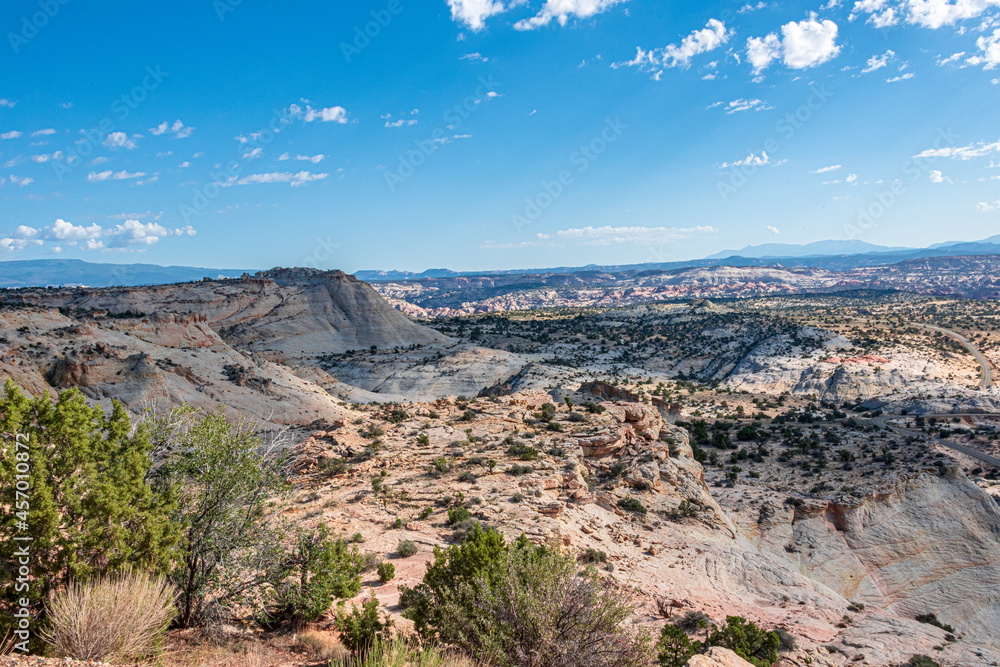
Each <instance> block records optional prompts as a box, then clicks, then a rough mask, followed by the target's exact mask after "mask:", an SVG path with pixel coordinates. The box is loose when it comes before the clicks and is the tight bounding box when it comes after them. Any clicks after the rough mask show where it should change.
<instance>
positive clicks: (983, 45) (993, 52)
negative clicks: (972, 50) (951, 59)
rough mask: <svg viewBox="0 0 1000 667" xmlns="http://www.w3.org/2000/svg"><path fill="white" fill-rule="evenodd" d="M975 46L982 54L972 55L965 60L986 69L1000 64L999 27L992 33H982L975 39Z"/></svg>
mask: <svg viewBox="0 0 1000 667" xmlns="http://www.w3.org/2000/svg"><path fill="white" fill-rule="evenodd" d="M976 46H977V47H978V48H979V50H980V51H982V55H976V56H972V57H971V58H969V59H968V60H967V61H966V62H968V63H969V64H970V65H982V66H983V69H987V70H988V69H995V68H996V66H997V65H1000V28H997V29H996V30H994V31H993V34H992V35H989V36H986V35H983V36H982V37H980V38H979V39H977V40H976Z"/></svg>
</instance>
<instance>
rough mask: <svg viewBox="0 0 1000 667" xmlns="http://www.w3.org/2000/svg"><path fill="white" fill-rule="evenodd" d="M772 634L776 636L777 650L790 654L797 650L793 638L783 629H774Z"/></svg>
mask: <svg viewBox="0 0 1000 667" xmlns="http://www.w3.org/2000/svg"><path fill="white" fill-rule="evenodd" d="M774 634H776V635H778V650H779V651H783V652H790V651H794V650H796V649H798V647H799V643H798V642H797V641H795V637H793V636H792V635H791V634H790V633H789V632H788V631H787V630H785V629H784V628H776V629H775V630H774Z"/></svg>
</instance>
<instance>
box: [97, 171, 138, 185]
mask: <svg viewBox="0 0 1000 667" xmlns="http://www.w3.org/2000/svg"><path fill="white" fill-rule="evenodd" d="M145 175H146V172H144V171H137V172H135V173H130V172H127V171H124V170H123V171H111V170H110V169H108V170H107V171H100V172H97V171H92V172H90V173H89V174H87V180H88V181H90V182H91V183H98V182H100V181H109V180H115V181H127V180H130V179H133V178H142V177H143V176H145Z"/></svg>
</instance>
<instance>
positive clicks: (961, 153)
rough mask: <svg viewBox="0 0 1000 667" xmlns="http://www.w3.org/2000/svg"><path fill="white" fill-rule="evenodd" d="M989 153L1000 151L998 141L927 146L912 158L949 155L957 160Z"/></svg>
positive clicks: (969, 158) (999, 142)
mask: <svg viewBox="0 0 1000 667" xmlns="http://www.w3.org/2000/svg"><path fill="white" fill-rule="evenodd" d="M991 153H1000V141H997V142H994V143H992V144H987V143H985V142H982V141H980V142H978V143H975V144H969V145H968V146H947V147H945V148H929V149H927V150H925V151H922V152H920V153H918V154H917V155H914V156H913V157H914V158H927V157H950V158H955V159H958V160H971V159H973V158H977V157H984V156H986V155H989V154H991Z"/></svg>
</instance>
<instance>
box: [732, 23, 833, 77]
mask: <svg viewBox="0 0 1000 667" xmlns="http://www.w3.org/2000/svg"><path fill="white" fill-rule="evenodd" d="M837 32H838V28H837V24H836V23H834V22H833V21H830V20H829V19H824V20H822V21H820V20H818V19H817V17H816V14H812V15H811V16H810V17H809V18H808V19H806V20H804V21H791V22H789V23H786V24H785V25H783V26H781V37H780V38H779V37H778V35H777V34H776V33H773V32H772V33H771V34H769V35H767V36H766V37H751V38H750V39H748V40H747V47H746V54H747V60H748V61H749V62H750V65H751V66H752V67H753V70H754V72H755V73H760V72H761V71H763V70H764V69H766V68H767V67H768V66H770V64H771V63H772V62H773V61H775V60H778V59H781V60H782V62H784V64H785V66H786V67H788V68H790V69H807V68H809V67H816V66H817V65H822V64H823V63H825V62H828V61H830V60H832V59H834V58H836V57H837V55H839V54H840V46H839V45H838V44H837Z"/></svg>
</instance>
